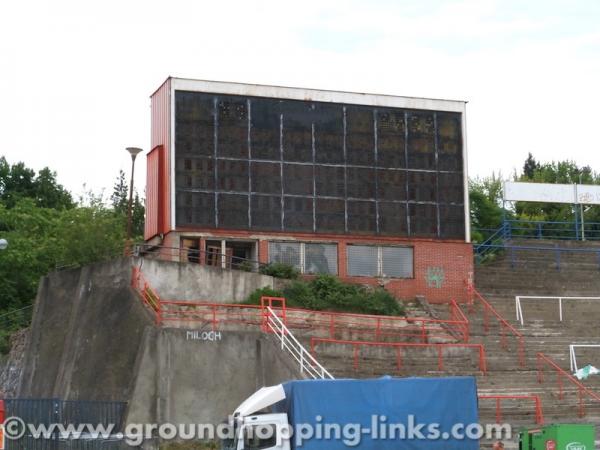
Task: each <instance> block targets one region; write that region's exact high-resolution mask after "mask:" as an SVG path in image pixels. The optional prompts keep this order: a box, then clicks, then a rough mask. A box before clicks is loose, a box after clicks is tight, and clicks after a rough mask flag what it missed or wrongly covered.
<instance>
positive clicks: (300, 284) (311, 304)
mask: <svg viewBox="0 0 600 450" xmlns="http://www.w3.org/2000/svg"><path fill="white" fill-rule="evenodd" d="M263 295H264V296H272V297H285V299H286V305H287V306H289V307H292V308H306V309H312V310H317V311H339V312H353V313H361V314H377V315H390V316H401V315H404V314H405V310H404V306H403V305H402V304H401V303H400V302H398V301H397V300H396V299H395V298H394V297H393V296H392V295H391V294H390V293H389V292H387V291H386V290H384V289H382V288H366V287H364V286H359V285H356V284H348V283H343V282H341V281H340V280H339V279H338V278H337V277H334V276H331V275H319V276H317V277H316V278H314V279H312V280H310V281H304V280H296V281H294V282H292V283H290V284H289V285H288V286H286V287H285V288H284V289H283V291H282V292H281V291H275V290H273V289H271V288H268V287H265V288H262V289H257V290H256V291H254V292H253V293H252V294H251V295H250V296H249V297H248V298H247V299H246V303H248V304H253V305H258V304H260V298H261V296H263Z"/></svg>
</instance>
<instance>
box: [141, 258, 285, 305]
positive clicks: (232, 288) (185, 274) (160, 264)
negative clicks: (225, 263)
mask: <svg viewBox="0 0 600 450" xmlns="http://www.w3.org/2000/svg"><path fill="white" fill-rule="evenodd" d="M134 263H135V264H136V265H138V266H139V267H141V270H142V273H143V275H144V277H145V278H146V280H148V282H149V283H150V285H151V286H152V287H153V288H154V289H155V290H156V292H157V293H158V295H160V297H161V298H163V299H170V300H181V301H202V302H215V303H239V302H242V301H244V300H245V299H246V298H247V297H248V295H250V294H251V293H252V292H254V291H255V290H256V289H259V288H262V287H265V286H269V287H273V283H274V281H273V277H270V276H266V275H261V274H258V273H252V272H243V271H239V270H224V269H221V268H218V267H209V266H201V265H199V264H187V263H178V262H170V261H161V260H153V259H147V258H138V259H136V260H135V261H134Z"/></svg>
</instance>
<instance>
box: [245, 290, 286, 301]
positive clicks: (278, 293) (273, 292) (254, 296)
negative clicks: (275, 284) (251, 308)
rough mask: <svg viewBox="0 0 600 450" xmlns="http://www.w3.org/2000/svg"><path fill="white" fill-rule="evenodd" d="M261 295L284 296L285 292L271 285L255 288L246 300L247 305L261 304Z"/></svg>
mask: <svg viewBox="0 0 600 450" xmlns="http://www.w3.org/2000/svg"><path fill="white" fill-rule="evenodd" d="M261 297H283V292H281V291H277V290H275V289H273V288H271V287H269V286H265V287H263V288H260V289H257V290H255V291H254V292H253V293H252V294H250V295H249V296H248V298H247V299H246V300H245V301H244V303H245V304H247V305H260V298H261Z"/></svg>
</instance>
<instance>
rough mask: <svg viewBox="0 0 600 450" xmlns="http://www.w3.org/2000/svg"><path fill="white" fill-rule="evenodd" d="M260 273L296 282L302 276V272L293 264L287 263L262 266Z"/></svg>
mask: <svg viewBox="0 0 600 450" xmlns="http://www.w3.org/2000/svg"><path fill="white" fill-rule="evenodd" d="M259 272H260V273H262V274H263V275H270V276H272V277H275V278H286V279H289V280H295V279H297V278H298V276H299V275H300V271H298V269H296V268H295V267H294V266H292V265H291V264H285V263H269V264H267V265H265V266H261V267H260V269H259Z"/></svg>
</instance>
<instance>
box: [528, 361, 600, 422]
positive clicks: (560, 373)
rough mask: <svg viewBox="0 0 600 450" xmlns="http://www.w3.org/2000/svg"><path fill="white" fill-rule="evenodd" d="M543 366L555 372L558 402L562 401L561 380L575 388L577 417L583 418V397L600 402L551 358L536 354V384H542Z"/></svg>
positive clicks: (562, 389)
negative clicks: (577, 408) (577, 402)
mask: <svg viewBox="0 0 600 450" xmlns="http://www.w3.org/2000/svg"><path fill="white" fill-rule="evenodd" d="M544 365H547V366H549V367H550V368H551V369H553V370H554V371H555V372H556V383H557V386H558V398H559V399H560V400H563V399H564V386H563V379H564V380H567V381H568V382H569V383H571V384H572V385H573V386H575V387H576V388H577V395H578V401H579V417H584V416H585V404H584V403H583V399H584V397H585V396H588V397H589V398H591V399H592V400H593V401H596V402H600V395H598V394H596V393H595V392H593V391H592V390H590V389H589V388H587V387H585V386H584V385H583V384H582V383H581V382H580V381H579V380H578V379H577V378H575V377H574V376H573V375H571V374H570V373H568V372H567V371H565V370H564V369H563V368H561V367H560V366H559V365H558V364H556V363H555V362H554V361H553V360H552V359H551V358H549V357H548V356H546V355H544V354H543V353H538V354H537V373H538V383H540V384H542V383H543V382H544Z"/></svg>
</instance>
